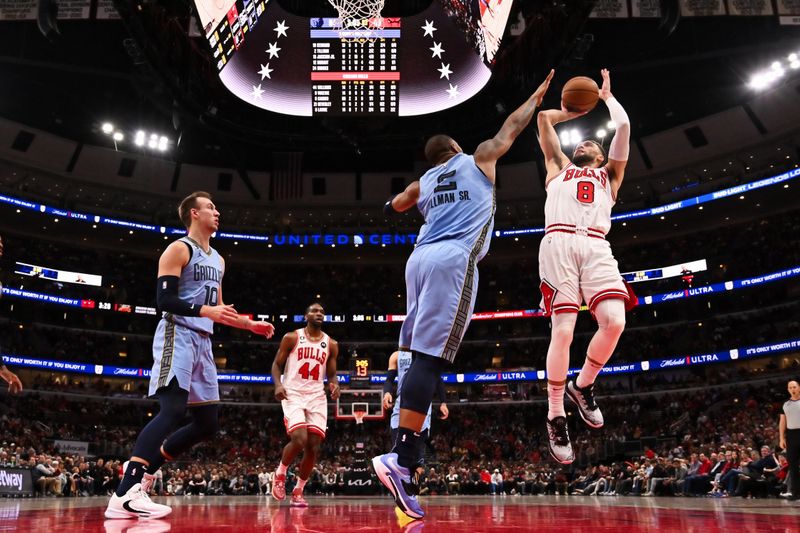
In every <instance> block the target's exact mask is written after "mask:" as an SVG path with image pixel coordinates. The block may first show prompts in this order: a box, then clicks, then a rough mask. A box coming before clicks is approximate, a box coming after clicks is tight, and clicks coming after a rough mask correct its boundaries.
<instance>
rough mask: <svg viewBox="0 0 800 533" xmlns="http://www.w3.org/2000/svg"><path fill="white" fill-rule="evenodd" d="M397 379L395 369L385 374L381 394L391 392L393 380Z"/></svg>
mask: <svg viewBox="0 0 800 533" xmlns="http://www.w3.org/2000/svg"><path fill="white" fill-rule="evenodd" d="M396 377H397V369H396V368H392V369H390V370H389V371H388V372H387V373H386V381H384V382H383V393H384V394H386V393H387V392H392V389H393V388H394V380H395V378H396Z"/></svg>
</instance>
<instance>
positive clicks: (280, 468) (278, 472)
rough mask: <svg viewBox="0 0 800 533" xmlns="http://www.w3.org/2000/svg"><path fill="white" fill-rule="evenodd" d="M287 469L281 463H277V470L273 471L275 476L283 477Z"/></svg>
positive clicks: (287, 466) (286, 466) (287, 467)
mask: <svg viewBox="0 0 800 533" xmlns="http://www.w3.org/2000/svg"><path fill="white" fill-rule="evenodd" d="M288 469H289V465H285V464H283V462H280V463H278V469H277V470H276V471H275V475H276V476H285V475H286V471H287V470H288Z"/></svg>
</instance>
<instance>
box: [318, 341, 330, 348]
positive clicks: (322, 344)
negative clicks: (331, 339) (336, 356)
mask: <svg viewBox="0 0 800 533" xmlns="http://www.w3.org/2000/svg"><path fill="white" fill-rule="evenodd" d="M319 345H320V347H322V348H327V347H328V343H327V342H325V341H322V342H321V343H319Z"/></svg>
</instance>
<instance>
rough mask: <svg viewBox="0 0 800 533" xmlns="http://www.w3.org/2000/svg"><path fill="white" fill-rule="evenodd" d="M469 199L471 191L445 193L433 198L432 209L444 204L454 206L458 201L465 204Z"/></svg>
mask: <svg viewBox="0 0 800 533" xmlns="http://www.w3.org/2000/svg"><path fill="white" fill-rule="evenodd" d="M469 199H470V197H469V191H454V192H444V193H441V194H437V195H436V196H434V197H433V199H432V200H431V207H436V206H439V205H442V204H453V203H455V202H456V201H459V202H463V201H465V200H469Z"/></svg>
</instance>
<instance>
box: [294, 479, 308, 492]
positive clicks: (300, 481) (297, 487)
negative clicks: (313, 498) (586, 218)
mask: <svg viewBox="0 0 800 533" xmlns="http://www.w3.org/2000/svg"><path fill="white" fill-rule="evenodd" d="M306 481H308V480H307V479H300V478H297V485H295V487H294V490H299V491H300V492H303V489H304V488H305V486H306Z"/></svg>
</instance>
